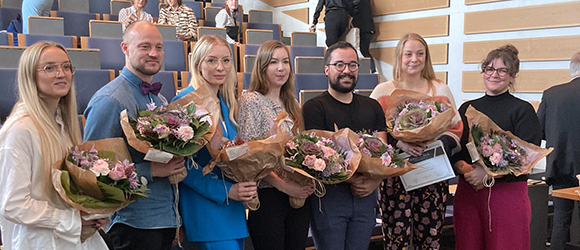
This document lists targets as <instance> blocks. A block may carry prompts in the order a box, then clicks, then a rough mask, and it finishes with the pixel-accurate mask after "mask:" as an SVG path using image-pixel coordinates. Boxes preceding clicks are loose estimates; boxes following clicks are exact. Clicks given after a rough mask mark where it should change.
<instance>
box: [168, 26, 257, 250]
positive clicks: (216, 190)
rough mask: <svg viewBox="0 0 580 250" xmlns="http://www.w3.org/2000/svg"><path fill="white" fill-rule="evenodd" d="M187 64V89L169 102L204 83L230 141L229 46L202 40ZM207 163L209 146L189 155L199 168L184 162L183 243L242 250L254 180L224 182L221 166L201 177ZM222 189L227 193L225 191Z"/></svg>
mask: <svg viewBox="0 0 580 250" xmlns="http://www.w3.org/2000/svg"><path fill="white" fill-rule="evenodd" d="M192 53H193V56H192V58H191V62H190V64H189V65H190V72H191V74H192V79H191V82H190V86H189V87H187V88H185V89H184V90H182V91H181V92H180V93H179V94H178V95H177V96H176V97H175V98H174V99H173V101H175V100H177V99H179V98H182V97H183V96H185V95H187V94H188V93H190V92H193V91H194V90H195V89H197V88H199V87H201V86H202V85H204V84H205V85H206V86H208V87H209V88H210V89H211V93H212V96H208V97H207V98H212V99H215V100H216V102H219V106H220V112H219V113H218V114H213V113H212V114H210V115H211V116H214V117H215V116H217V117H219V125H220V126H221V129H222V131H223V137H224V138H226V139H229V140H233V139H234V137H235V136H236V135H237V124H236V122H235V119H234V117H235V114H236V113H237V109H238V104H237V101H236V96H235V93H236V86H235V81H236V72H235V70H234V69H233V61H232V60H233V59H232V51H231V49H230V45H229V44H228V42H227V41H226V40H225V39H223V38H222V37H219V36H216V35H207V36H203V37H202V38H201V39H200V40H199V41H198V42H197V43H196V44H195V47H194V48H193V51H192ZM210 160H211V156H210V154H209V151H208V150H207V148H203V149H201V150H200V151H199V152H197V154H196V155H193V161H195V163H197V165H198V166H200V167H198V168H194V167H192V164H194V163H193V162H192V161H191V160H189V159H188V160H187V161H186V166H187V168H188V171H187V177H186V178H185V179H184V180H183V181H182V182H180V183H179V192H180V193H179V199H180V203H179V205H180V209H181V213H182V216H183V222H184V224H183V225H184V227H185V233H186V235H187V239H188V240H189V241H192V242H193V243H194V244H195V245H198V246H199V248H200V249H202V250H211V249H232V250H236V249H239V250H242V249H243V248H244V238H246V237H247V236H248V229H247V226H246V213H245V207H244V205H243V204H242V202H243V201H250V200H251V199H252V198H253V197H254V196H256V193H257V187H256V183H255V182H241V183H232V182H231V181H230V180H228V179H223V175H222V174H221V171H220V169H219V168H214V171H213V172H211V173H209V174H207V175H206V176H203V174H202V168H203V167H204V166H206V165H207V164H208V163H209V161H210ZM224 189H225V190H224Z"/></svg>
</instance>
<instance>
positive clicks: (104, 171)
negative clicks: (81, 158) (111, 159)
mask: <svg viewBox="0 0 580 250" xmlns="http://www.w3.org/2000/svg"><path fill="white" fill-rule="evenodd" d="M90 170H91V171H93V173H95V175H96V176H97V177H99V176H101V175H102V176H106V175H108V174H109V172H110V171H111V170H110V169H109V163H107V161H105V160H103V159H98V160H97V161H96V162H95V164H93V166H92V167H91V168H90Z"/></svg>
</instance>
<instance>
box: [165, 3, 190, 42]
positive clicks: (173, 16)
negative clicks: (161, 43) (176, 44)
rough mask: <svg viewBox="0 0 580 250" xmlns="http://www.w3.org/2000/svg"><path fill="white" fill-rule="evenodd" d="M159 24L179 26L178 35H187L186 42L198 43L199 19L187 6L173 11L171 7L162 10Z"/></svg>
mask: <svg viewBox="0 0 580 250" xmlns="http://www.w3.org/2000/svg"><path fill="white" fill-rule="evenodd" d="M157 23H159V24H171V25H177V35H185V41H191V42H194V41H197V29H198V27H199V25H198V24H197V18H196V17H195V13H193V10H192V9H191V8H189V7H187V6H186V5H181V6H179V7H177V10H173V9H171V6H167V7H165V8H161V10H160V11H159V19H158V20H157Z"/></svg>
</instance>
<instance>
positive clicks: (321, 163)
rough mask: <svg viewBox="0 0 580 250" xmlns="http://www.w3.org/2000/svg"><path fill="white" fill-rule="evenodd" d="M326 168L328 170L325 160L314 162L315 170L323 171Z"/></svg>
mask: <svg viewBox="0 0 580 250" xmlns="http://www.w3.org/2000/svg"><path fill="white" fill-rule="evenodd" d="M324 168H326V162H324V160H323V159H316V160H315V161H314V170H316V171H322V170H324Z"/></svg>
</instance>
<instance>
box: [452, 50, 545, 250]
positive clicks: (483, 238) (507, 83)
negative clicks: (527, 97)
mask: <svg viewBox="0 0 580 250" xmlns="http://www.w3.org/2000/svg"><path fill="white" fill-rule="evenodd" d="M519 67H520V60H519V59H518V50H517V49H516V48H515V47H514V46H512V45H505V46H502V47H500V48H497V49H495V50H492V51H491V52H489V53H488V54H487V57H486V58H485V60H484V61H483V62H482V63H481V73H482V76H483V83H484V84H485V95H484V96H483V97H480V98H478V99H475V100H471V101H467V102H465V103H463V104H462V105H461V107H460V108H459V113H460V114H461V118H462V119H463V125H464V128H463V136H462V137H461V146H462V150H461V152H460V153H459V154H457V155H455V156H454V157H453V159H452V162H455V164H454V167H455V169H456V171H457V172H458V173H459V174H460V177H459V181H458V184H457V192H456V193H455V199H454V202H453V207H454V208H453V224H454V230H455V235H456V236H455V242H456V243H455V247H456V249H459V250H460V249H476V250H477V249H491V250H493V249H530V221H531V207H530V199H529V198H528V186H527V179H528V176H527V175H520V176H518V177H515V176H514V175H507V176H502V178H495V184H493V186H491V187H490V188H484V183H483V179H484V176H485V175H486V172H485V170H484V168H483V166H481V165H479V164H477V163H475V164H471V162H472V161H471V157H470V156H469V153H468V151H467V149H466V148H465V144H466V143H467V140H468V135H469V134H468V133H469V128H468V124H467V120H466V118H465V111H466V110H467V108H468V107H469V106H473V107H474V108H475V109H477V110H479V111H480V112H482V113H484V114H485V115H486V116H488V117H489V118H490V119H491V120H493V122H494V123H496V124H497V125H498V126H499V127H500V128H501V129H503V130H505V131H511V132H512V133H513V134H514V135H515V136H517V137H519V138H521V139H522V140H524V141H527V142H530V143H534V144H536V145H540V141H541V140H542V137H541V132H542V130H541V125H540V122H539V121H538V118H537V116H536V112H535V111H534V108H533V107H532V105H530V103H528V102H526V101H524V100H521V99H519V98H517V97H515V96H513V95H512V94H511V93H510V92H509V89H510V88H512V89H513V84H514V83H515V78H516V77H517V74H518V72H519ZM490 226H491V227H490Z"/></svg>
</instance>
